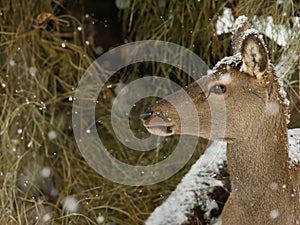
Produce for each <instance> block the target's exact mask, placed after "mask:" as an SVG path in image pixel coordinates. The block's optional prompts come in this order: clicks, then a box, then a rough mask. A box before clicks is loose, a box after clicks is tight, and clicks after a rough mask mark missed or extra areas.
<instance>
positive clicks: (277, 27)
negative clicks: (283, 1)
mask: <svg viewBox="0 0 300 225" xmlns="http://www.w3.org/2000/svg"><path fill="white" fill-rule="evenodd" d="M246 19H247V18H246V17H245V16H240V17H239V19H237V20H236V21H235V22H234V18H233V15H232V11H231V9H230V8H227V7H225V8H224V11H223V15H222V16H220V17H218V20H217V22H216V33H217V35H221V34H225V33H230V32H232V31H233V30H235V29H238V28H239V27H240V26H241V25H242V24H243V23H244V22H245V20H246ZM291 19H292V20H293V21H294V24H295V27H294V28H293V29H292V28H290V27H289V26H287V25H284V24H274V19H273V17H272V16H267V17H260V18H258V17H257V16H254V17H253V19H252V21H251V22H252V24H253V27H254V28H256V29H257V30H258V31H259V33H263V34H264V35H266V36H267V37H268V38H270V39H272V40H274V41H275V42H276V43H277V44H278V45H280V46H287V43H288V41H289V39H291V38H293V37H298V36H299V33H300V32H299V28H300V23H299V21H300V17H291Z"/></svg>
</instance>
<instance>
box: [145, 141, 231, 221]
mask: <svg viewBox="0 0 300 225" xmlns="http://www.w3.org/2000/svg"><path fill="white" fill-rule="evenodd" d="M224 160H226V143H224V142H213V143H212V144H211V145H210V146H209V148H208V149H207V150H206V152H205V154H203V155H202V156H201V157H200V158H199V160H198V161H197V162H196V163H195V164H194V165H193V166H192V168H191V169H190V171H189V172H188V173H187V174H186V175H185V177H184V178H183V179H182V181H181V182H180V183H179V184H178V186H177V188H176V189H175V191H173V192H172V193H171V195H170V196H169V197H168V198H167V200H166V201H165V202H164V203H163V204H162V205H161V206H159V207H157V208H156V209H155V210H154V212H153V213H152V214H151V215H150V217H149V218H148V219H147V221H146V223H145V224H146V225H169V224H181V223H184V222H187V220H188V215H191V214H192V209H193V208H194V207H195V206H197V205H198V206H199V205H200V206H202V207H203V210H204V211H206V212H207V215H208V214H209V213H210V211H211V210H212V209H213V208H216V207H217V203H216V202H215V201H214V200H213V199H212V198H211V197H209V196H208V195H207V194H208V193H209V192H210V191H211V190H212V189H213V188H214V187H216V186H223V183H222V181H220V180H217V179H215V178H214V177H215V175H216V174H217V173H218V172H219V165H220V164H222V163H223V162H224Z"/></svg>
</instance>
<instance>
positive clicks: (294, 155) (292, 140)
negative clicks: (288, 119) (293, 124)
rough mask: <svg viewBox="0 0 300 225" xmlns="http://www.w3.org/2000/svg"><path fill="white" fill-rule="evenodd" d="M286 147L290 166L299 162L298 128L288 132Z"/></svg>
mask: <svg viewBox="0 0 300 225" xmlns="http://www.w3.org/2000/svg"><path fill="white" fill-rule="evenodd" d="M288 147H289V159H290V166H295V165H297V164H298V163H299V162H300V128H295V129H291V130H288Z"/></svg>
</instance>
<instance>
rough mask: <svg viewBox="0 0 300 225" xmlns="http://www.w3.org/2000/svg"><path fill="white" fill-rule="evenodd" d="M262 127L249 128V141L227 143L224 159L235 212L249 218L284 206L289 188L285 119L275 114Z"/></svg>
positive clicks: (290, 187)
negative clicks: (244, 213) (243, 213)
mask: <svg viewBox="0 0 300 225" xmlns="http://www.w3.org/2000/svg"><path fill="white" fill-rule="evenodd" d="M266 122H267V123H266ZM262 124H264V125H262V126H260V127H258V129H255V128H253V131H252V132H253V133H252V135H251V136H250V138H247V139H244V140H240V141H237V142H235V143H228V145H227V160H228V169H229V173H230V178H231V184H232V199H233V201H234V202H235V204H236V205H237V206H238V209H239V210H242V211H243V212H246V213H247V214H250V215H251V214H252V215H256V213H257V212H258V211H265V215H268V216H269V215H270V213H271V212H272V210H275V209H277V208H278V206H279V205H281V207H285V206H287V203H288V202H289V199H290V197H291V194H292V189H293V187H292V186H291V184H290V177H289V169H288V149H287V129H286V121H285V117H284V116H281V117H280V115H279V116H277V117H274V118H270V119H267V121H263V123H262ZM266 124H269V125H272V124H273V126H265V125H266ZM256 125H257V124H256ZM250 129H251V130H252V127H250V128H249V130H250ZM280 210H282V209H280ZM286 210H287V211H288V209H286ZM274 212H275V213H274V214H276V212H277V211H274ZM280 213H281V215H282V214H284V213H283V212H280ZM286 213H287V214H288V213H289V212H286ZM275 216H276V215H275ZM265 219H270V218H269V217H268V218H265ZM261 222H262V221H261Z"/></svg>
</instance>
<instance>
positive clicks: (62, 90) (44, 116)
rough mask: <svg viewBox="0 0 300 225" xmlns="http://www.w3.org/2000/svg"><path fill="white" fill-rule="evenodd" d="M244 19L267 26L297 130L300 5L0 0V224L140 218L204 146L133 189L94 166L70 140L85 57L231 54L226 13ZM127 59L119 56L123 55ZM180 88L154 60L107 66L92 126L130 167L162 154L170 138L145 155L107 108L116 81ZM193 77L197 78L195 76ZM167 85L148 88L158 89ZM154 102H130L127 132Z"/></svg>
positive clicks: (183, 81) (181, 78)
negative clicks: (123, 139)
mask: <svg viewBox="0 0 300 225" xmlns="http://www.w3.org/2000/svg"><path fill="white" fill-rule="evenodd" d="M240 15H246V16H247V17H248V18H249V20H250V21H251V22H252V24H253V26H254V28H256V29H258V30H259V32H261V33H263V34H264V40H265V42H266V45H267V48H268V50H269V57H270V59H271V61H272V62H273V63H274V64H275V65H276V68H277V71H278V73H279V76H280V79H281V80H282V81H283V83H284V86H285V89H286V91H287V92H288V96H289V99H290V101H291V119H290V121H291V122H290V127H300V119H299V118H300V117H299V116H300V113H299V109H300V102H299V95H300V89H299V69H300V64H299V55H300V41H299V40H300V38H299V34H300V3H299V1H296V0H294V1H292V0H289V1H282V0H274V1H260V0H250V1H248V0H247V1H246V0H212V1H208V0H193V1H192V0H186V1H176V0H169V1H167V0H145V1H138V0H101V1H96V0H76V1H70V0H43V1H34V0H29V1H23V0H14V1H13V0H1V2H0V39H1V41H0V51H1V54H0V152H1V154H0V223H1V224H22V225H23V224H30V225H32V224H106V225H119V224H120V225H133V224H143V223H144V221H145V220H146V218H147V217H148V216H149V214H150V213H151V212H152V211H153V210H154V209H155V207H156V206H158V205H160V204H161V203H162V202H163V201H164V200H165V199H166V198H167V197H168V195H169V193H170V192H171V191H172V190H174V188H175V187H176V185H177V184H178V182H180V180H181V178H182V177H183V176H184V174H185V173H186V172H187V171H188V170H189V168H190V167H191V165H192V164H193V163H194V162H195V161H196V160H197V159H198V158H199V156H200V155H201V154H202V153H203V151H204V150H205V147H206V144H207V141H206V140H204V139H201V138H199V143H198V147H197V149H196V150H195V152H194V154H193V156H192V157H191V159H190V161H189V162H188V163H187V165H186V166H185V167H184V168H183V169H182V170H181V171H179V172H178V173H177V174H176V175H174V176H173V177H171V178H169V179H168V180H166V181H164V182H161V183H158V184H155V185H150V186H141V187H130V186H126V185H121V184H117V183H113V182H111V181H109V180H107V179H105V178H103V177H102V176H100V175H99V174H97V173H96V172H95V171H94V170H93V169H92V168H91V167H90V166H89V165H88V164H87V163H86V161H85V160H84V158H83V157H82V155H81V154H80V151H79V149H78V148H77V145H76V142H75V139H74V136H73V130H72V102H73V96H74V92H75V90H76V87H77V84H78V82H79V80H80V78H81V77H82V75H83V74H84V71H85V70H86V69H87V68H88V67H89V65H90V64H91V63H92V62H93V61H94V60H95V59H96V58H97V57H99V56H101V55H102V54H103V53H105V52H106V51H108V50H110V49H112V48H114V47H117V46H119V45H121V44H124V43H128V42H132V41H138V40H149V39H151V40H152V39H154V40H162V41H169V42H173V43H176V44H179V45H181V46H184V47H186V48H188V49H190V50H191V51H193V52H194V53H196V54H197V55H199V56H200V57H201V58H202V59H203V60H204V61H205V62H206V63H207V65H208V66H209V67H210V68H212V67H213V65H214V64H215V63H216V62H218V61H219V60H220V59H222V58H223V57H225V56H229V55H231V54H232V50H231V43H230V39H231V36H232V33H231V32H232V28H233V23H234V19H235V18H237V17H238V16H240ZM124 57H125V59H126V54H124ZM146 75H148V76H149V75H150V76H159V77H166V78H169V79H170V80H172V81H175V82H176V83H178V84H179V85H180V86H182V87H183V86H185V85H187V84H189V83H191V82H192V81H193V80H192V79H191V78H190V77H189V76H187V74H184V72H182V71H181V70H179V69H176V68H173V67H171V66H169V65H166V64H162V63H154V62H153V63H152V62H148V63H138V64H134V65H130V66H128V67H126V68H123V69H122V70H121V71H118V72H117V73H116V74H114V75H113V76H112V77H111V78H110V79H109V80H108V81H107V83H106V85H105V88H103V89H102V90H101V92H100V94H99V98H98V101H97V107H96V118H95V119H96V122H97V129H98V133H99V134H100V135H99V136H100V138H101V140H102V142H103V143H104V145H105V146H106V148H107V149H108V151H109V152H110V154H111V155H113V156H114V157H116V158H117V159H119V160H121V161H123V162H126V163H128V164H132V165H148V164H153V163H156V162H159V161H161V160H163V159H165V158H166V157H168V155H170V154H171V153H172V151H173V150H174V147H175V146H176V143H177V142H178V136H176V135H175V136H172V137H168V138H166V139H165V140H164V144H163V145H160V146H158V147H157V148H156V149H154V150H152V151H149V152H140V151H138V152H137V151H134V150H132V149H129V148H127V147H126V146H123V145H122V143H120V142H119V141H118V139H117V137H116V136H115V134H114V131H113V129H112V125H111V121H110V118H111V117H110V112H111V107H112V102H113V100H114V98H115V97H116V96H117V94H118V92H119V91H120V88H122V87H124V86H125V85H126V84H128V83H130V82H131V81H133V80H135V79H137V78H140V77H143V76H146ZM200 76H201V74H199V77H200ZM166 89H167V87H164V86H161V87H157V92H158V93H159V92H165V91H166ZM156 100H157V99H156V98H154V97H153V98H147V99H144V100H143V101H139V102H138V103H137V104H136V105H135V106H134V107H133V108H132V110H131V112H130V115H128V117H129V122H130V127H131V129H132V132H133V133H134V134H135V135H136V136H137V137H139V138H146V137H148V135H149V134H148V133H147V131H146V130H145V129H144V128H143V126H142V124H141V122H140V120H139V115H140V113H141V112H143V111H144V110H145V109H146V108H147V106H148V105H149V104H151V102H153V101H156Z"/></svg>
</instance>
